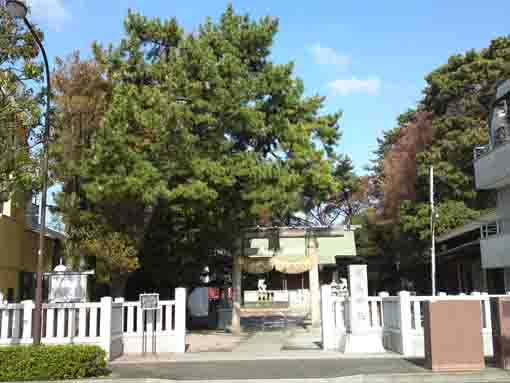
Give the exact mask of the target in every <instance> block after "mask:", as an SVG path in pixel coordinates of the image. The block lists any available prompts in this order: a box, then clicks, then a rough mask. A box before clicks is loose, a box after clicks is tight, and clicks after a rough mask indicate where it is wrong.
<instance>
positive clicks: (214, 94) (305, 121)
mask: <svg viewBox="0 0 510 383" xmlns="http://www.w3.org/2000/svg"><path fill="white" fill-rule="evenodd" d="M125 28H126V37H125V38H124V39H123V40H122V41H121V42H120V44H118V46H110V47H108V48H103V47H101V46H100V45H98V44H96V45H95V47H94V51H95V59H96V61H97V63H98V65H99V66H100V67H101V68H102V70H104V77H105V78H108V79H109V81H111V84H112V88H111V100H110V101H109V102H108V108H107V111H106V113H105V114H104V116H103V118H102V119H101V120H100V127H101V129H100V130H99V131H98V132H97V133H95V134H94V135H93V137H92V139H91V141H90V145H88V146H87V145H84V146H83V147H82V149H81V152H80V156H79V158H80V161H76V168H75V169H74V170H73V171H75V172H76V174H78V175H79V177H80V190H81V193H82V195H81V196H80V198H79V200H80V201H86V203H85V204H84V206H82V208H83V209H84V211H88V210H89V209H90V207H93V209H94V220H96V219H98V220H99V222H100V223H101V225H102V226H103V227H107V228H108V230H112V231H114V232H118V233H123V234H128V235H129V237H130V238H133V239H134V240H135V241H134V242H135V243H136V246H137V248H138V249H139V259H140V265H141V267H142V270H145V271H147V272H150V273H151V278H152V280H153V281H157V282H158V283H159V284H163V283H169V282H168V280H169V278H170V276H173V277H174V279H175V280H179V281H180V280H183V279H184V278H185V276H186V274H185V273H184V270H185V271H186V272H189V273H191V271H193V270H199V268H201V267H203V266H204V265H206V264H209V262H212V261H211V259H214V258H218V257H219V258H221V257H223V256H224V255H225V254H226V252H228V251H229V250H231V249H232V246H233V243H234V240H235V239H236V238H238V236H239V232H240V230H241V228H242V227H243V226H246V225H252V224H255V223H256V222H257V219H258V217H259V215H260V214H261V212H262V211H270V212H271V214H272V215H273V216H275V217H276V216H286V215H289V214H292V213H294V212H295V211H296V210H298V209H301V208H302V205H303V202H302V201H303V200H304V198H305V197H306V198H308V199H311V200H315V201H319V200H320V198H322V196H324V195H328V194H330V193H332V192H333V191H334V190H336V189H337V186H338V185H337V181H336V180H335V177H334V175H333V171H332V169H333V162H334V160H335V157H336V156H335V148H336V144H337V142H338V140H339V137H340V134H339V127H338V119H339V117H340V114H339V113H337V114H332V115H321V114H320V113H319V110H320V109H321V107H322V106H323V103H324V98H323V97H320V96H312V97H304V96H303V93H304V85H303V83H302V81H301V80H299V79H296V78H295V77H294V76H293V74H292V72H293V65H292V64H275V63H273V62H272V61H271V60H270V57H269V56H270V53H271V46H272V44H273V39H274V36H275V34H276V32H277V30H278V22H277V20H275V19H273V18H270V17H265V18H262V19H261V20H259V21H253V20H251V19H250V18H249V16H247V15H243V16H241V15H237V14H235V12H234V10H233V8H232V7H228V8H227V9H226V11H225V12H224V14H223V15H222V16H221V18H220V20H219V21H218V22H217V23H215V22H213V21H212V20H211V19H208V20H207V21H206V22H205V23H203V24H202V25H200V26H199V28H198V29H197V31H196V32H195V33H192V34H187V33H185V32H184V30H183V29H182V28H181V27H180V26H179V24H178V23H177V21H176V20H175V19H172V20H167V21H162V20H160V19H157V18H156V19H150V18H147V17H144V16H142V15H139V14H136V13H134V12H130V13H129V15H128V17H127V19H126V21H125ZM99 132H100V133H99ZM100 207H104V208H100ZM169 274H170V275H169ZM194 275H196V273H195V274H194ZM186 279H187V280H188V281H189V279H188V277H186Z"/></svg>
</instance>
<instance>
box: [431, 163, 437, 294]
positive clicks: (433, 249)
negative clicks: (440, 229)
mask: <svg viewBox="0 0 510 383" xmlns="http://www.w3.org/2000/svg"><path fill="white" fill-rule="evenodd" d="M435 217H436V213H435V207H434V167H433V166H431V167H430V234H431V239H432V246H431V248H430V263H431V268H432V270H431V280H432V296H435V295H436V238H435V227H434V223H435V222H434V221H435Z"/></svg>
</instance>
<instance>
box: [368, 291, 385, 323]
mask: <svg viewBox="0 0 510 383" xmlns="http://www.w3.org/2000/svg"><path fill="white" fill-rule="evenodd" d="M383 317H384V313H383V307H382V299H381V297H380V296H379V297H368V320H369V322H368V323H369V325H370V328H382V326H383Z"/></svg>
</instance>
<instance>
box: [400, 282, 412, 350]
mask: <svg viewBox="0 0 510 383" xmlns="http://www.w3.org/2000/svg"><path fill="white" fill-rule="evenodd" d="M398 306H399V322H400V336H401V341H402V343H401V352H402V355H404V356H407V355H408V354H409V352H410V350H411V344H410V343H411V339H410V335H411V334H410V331H411V294H410V293H409V291H400V292H399V293H398Z"/></svg>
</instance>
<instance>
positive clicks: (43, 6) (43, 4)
mask: <svg viewBox="0 0 510 383" xmlns="http://www.w3.org/2000/svg"><path fill="white" fill-rule="evenodd" d="M64 3H65V2H64V0H28V1H27V4H28V6H29V7H30V12H31V15H32V16H33V17H34V19H35V20H36V21H38V22H44V23H47V24H48V25H49V26H50V27H53V28H54V29H56V30H58V29H60V27H61V26H62V24H64V23H65V22H67V21H70V20H71V13H70V12H69V10H68V9H67V8H66V7H65V5H64Z"/></svg>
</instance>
